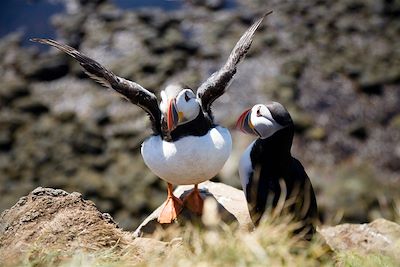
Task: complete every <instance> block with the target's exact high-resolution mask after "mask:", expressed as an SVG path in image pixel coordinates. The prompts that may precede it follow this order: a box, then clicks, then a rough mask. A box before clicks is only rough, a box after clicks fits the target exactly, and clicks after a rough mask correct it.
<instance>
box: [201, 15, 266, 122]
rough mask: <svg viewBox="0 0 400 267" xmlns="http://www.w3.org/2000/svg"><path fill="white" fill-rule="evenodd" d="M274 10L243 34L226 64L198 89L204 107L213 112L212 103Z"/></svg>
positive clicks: (220, 93) (233, 73) (222, 90)
mask: <svg viewBox="0 0 400 267" xmlns="http://www.w3.org/2000/svg"><path fill="white" fill-rule="evenodd" d="M271 13H272V11H269V12H267V13H265V14H264V15H263V16H262V17H261V18H260V19H258V20H257V21H256V22H255V23H253V25H251V27H250V28H249V29H248V30H247V31H246V32H245V33H244V34H243V35H242V37H241V38H240V39H239V41H238V42H237V43H236V45H235V47H234V48H233V50H232V52H231V54H230V55H229V58H228V60H227V61H226V63H225V65H224V66H223V67H222V68H221V69H220V70H219V71H217V72H215V73H213V74H212V75H211V76H210V78H208V79H207V81H205V82H204V83H203V84H202V85H201V86H200V87H199V88H198V90H197V97H198V98H199V99H200V100H201V104H202V108H203V110H204V111H206V112H207V113H209V114H211V104H212V103H213V102H214V101H215V100H216V99H217V98H218V97H220V96H221V95H222V94H223V93H224V92H225V89H226V88H227V87H228V86H229V84H230V82H231V80H232V78H233V76H234V75H235V73H236V67H237V65H238V64H239V63H240V62H241V61H242V60H243V58H244V57H245V55H246V54H247V52H248V50H249V49H250V46H251V44H252V42H253V37H254V34H255V32H256V30H257V29H258V27H259V26H260V24H261V22H262V21H263V20H264V18H265V17H266V16H268V15H269V14H271Z"/></svg>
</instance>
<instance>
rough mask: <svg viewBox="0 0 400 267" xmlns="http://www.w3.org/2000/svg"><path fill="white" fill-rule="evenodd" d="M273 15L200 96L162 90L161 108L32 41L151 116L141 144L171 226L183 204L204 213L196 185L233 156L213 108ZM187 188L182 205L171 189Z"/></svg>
mask: <svg viewBox="0 0 400 267" xmlns="http://www.w3.org/2000/svg"><path fill="white" fill-rule="evenodd" d="M270 13H272V12H268V13H266V14H265V15H264V16H262V17H261V18H260V19H258V20H257V21H256V22H255V23H254V24H253V25H251V27H250V28H249V29H248V30H247V31H246V32H245V33H244V34H243V35H242V37H241V38H240V40H239V41H238V42H237V44H236V46H235V47H234V49H233V50H232V52H231V54H230V55H229V58H228V60H227V61H226V63H225V65H224V66H223V67H222V68H221V69H220V70H218V71H217V72H215V73H213V74H212V75H211V76H210V77H209V78H208V79H207V80H206V81H205V82H204V83H203V84H201V86H200V87H199V88H198V89H197V94H195V93H194V92H193V91H192V90H191V89H189V88H182V87H181V86H176V85H169V86H167V88H166V89H165V90H163V91H161V102H160V104H158V101H157V97H156V96H155V95H154V94H153V93H152V92H150V91H148V90H146V89H145V88H143V87H142V86H140V85H139V84H137V83H135V82H132V81H128V80H126V79H124V78H120V77H118V76H116V75H115V74H113V73H112V72H111V71H109V70H107V69H106V68H104V67H103V66H102V65H100V64H99V63H98V62H96V61H94V60H93V59H91V58H89V57H87V56H85V55H83V54H81V53H80V52H79V51H77V50H75V49H74V48H72V47H70V46H67V45H64V44H60V43H58V42H56V41H54V40H50V39H41V38H34V39H31V41H34V42H39V43H42V44H47V45H51V46H54V47H56V48H57V49H59V50H61V51H63V52H65V53H67V54H68V55H70V56H71V57H73V58H74V59H76V60H77V61H78V62H79V63H80V65H81V66H82V67H83V69H84V71H85V72H86V73H87V74H88V76H89V77H90V78H92V79H94V80H95V81H97V82H99V83H100V84H102V85H104V86H106V87H109V88H112V89H114V90H115V91H117V92H118V93H120V94H122V95H123V96H125V97H126V98H127V99H128V100H130V101H131V102H132V103H133V104H135V105H138V106H139V107H140V108H142V109H143V110H144V111H145V112H146V113H147V114H148V115H149V116H150V120H151V125H152V130H153V135H152V136H150V137H149V138H147V139H146V140H145V141H144V142H143V144H142V148H141V153H142V157H143V160H144V162H145V164H146V165H147V166H148V167H149V168H150V170H151V171H152V172H153V173H154V174H156V175H157V176H159V177H160V178H161V179H163V180H165V181H166V182H167V183H168V197H167V200H166V202H165V204H164V206H163V208H162V211H161V213H160V215H159V217H158V221H159V222H160V223H171V222H172V221H173V220H175V219H176V217H177V215H178V214H179V213H180V212H181V210H182V206H183V205H185V206H186V207H187V208H188V209H189V210H191V211H192V212H194V213H196V214H201V213H202V208H203V199H202V198H201V196H200V193H199V191H198V188H197V184H199V183H201V182H203V181H206V180H209V179H211V178H212V177H214V176H215V175H217V173H218V172H219V171H220V170H221V168H222V167H223V165H224V164H225V162H226V160H227V159H228V157H229V155H230V152H231V149H232V140H231V135H230V133H229V131H228V130H227V129H226V128H223V127H221V126H218V125H216V124H215V123H214V120H213V115H212V112H211V105H212V103H213V102H214V101H215V100H216V99H217V98H218V97H220V96H221V95H222V94H223V93H224V92H225V90H226V88H227V87H228V86H229V84H230V81H231V80H232V78H233V76H234V74H235V73H236V68H237V65H238V64H239V63H240V62H241V60H242V59H243V58H244V57H245V55H246V53H247V51H248V50H249V48H250V46H251V43H252V41H253V36H254V34H255V32H256V30H257V28H258V27H259V26H260V24H261V22H262V21H263V19H264V17H265V16H267V15H269V14H270ZM188 184H194V185H195V186H194V190H193V191H192V192H191V193H190V194H188V195H187V196H186V197H185V198H184V200H183V202H182V201H181V200H180V199H179V198H177V197H175V196H174V195H173V192H172V189H173V187H172V185H188Z"/></svg>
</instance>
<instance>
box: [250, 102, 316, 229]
mask: <svg viewBox="0 0 400 267" xmlns="http://www.w3.org/2000/svg"><path fill="white" fill-rule="evenodd" d="M267 107H268V109H269V111H270V112H271V115H272V117H273V119H274V120H275V121H276V122H277V123H279V125H281V126H282V127H283V128H282V129H280V130H278V131H276V132H275V133H274V134H272V135H271V136H269V137H267V138H265V139H261V138H259V139H257V140H256V141H255V142H254V144H253V146H252V148H251V152H250V160H251V165H252V166H251V167H252V171H251V173H248V183H247V184H246V188H244V190H245V193H246V198H247V202H248V207H249V211H250V215H251V218H252V220H253V222H254V224H255V225H258V224H259V222H260V219H261V218H262V216H263V215H264V213H265V212H266V210H268V209H269V208H272V210H273V209H275V208H278V206H279V200H280V198H282V197H284V199H285V205H284V209H283V210H282V212H283V213H285V212H287V213H289V214H291V215H292V216H293V219H294V220H295V221H301V222H302V224H303V226H302V227H301V228H299V229H298V230H296V233H298V232H303V233H305V234H306V236H307V237H311V235H312V234H313V233H314V232H315V223H316V222H317V221H318V208H317V201H316V198H315V193H314V190H313V187H312V184H311V181H310V179H309V177H308V175H307V173H306V172H305V170H304V167H303V166H302V164H301V163H300V161H298V160H297V159H296V158H294V157H292V155H291V151H290V150H291V147H292V141H293V136H294V125H293V121H292V119H291V117H290V115H289V113H288V112H287V111H286V109H284V108H283V106H282V105H280V104H279V103H273V104H271V105H267ZM279 208H282V207H281V206H279Z"/></svg>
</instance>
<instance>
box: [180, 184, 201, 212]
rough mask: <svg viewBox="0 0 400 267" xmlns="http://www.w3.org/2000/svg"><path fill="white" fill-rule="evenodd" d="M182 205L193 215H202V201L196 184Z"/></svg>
mask: <svg viewBox="0 0 400 267" xmlns="http://www.w3.org/2000/svg"><path fill="white" fill-rule="evenodd" d="M183 204H184V205H185V206H186V207H187V208H188V209H189V210H190V211H191V212H193V213H195V214H197V215H201V214H202V213H203V204H204V200H203V198H202V197H201V196H200V192H199V189H198V188H197V184H195V185H194V188H193V191H192V192H190V193H189V194H188V195H187V196H186V197H185V198H184V199H183Z"/></svg>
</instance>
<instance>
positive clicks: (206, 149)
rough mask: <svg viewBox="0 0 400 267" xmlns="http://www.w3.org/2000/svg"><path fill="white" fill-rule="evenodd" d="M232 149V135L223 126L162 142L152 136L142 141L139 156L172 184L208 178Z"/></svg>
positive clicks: (201, 180)
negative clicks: (202, 134) (201, 134)
mask: <svg viewBox="0 0 400 267" xmlns="http://www.w3.org/2000/svg"><path fill="white" fill-rule="evenodd" d="M231 150H232V138H231V135H230V133H229V131H228V130H227V129H226V128H223V127H219V126H218V127H215V128H212V129H211V130H210V131H209V132H208V133H207V134H206V135H204V136H186V137H183V138H181V139H179V140H177V141H175V142H166V141H164V140H162V139H161V137H160V136H152V137H150V138H148V139H147V140H145V141H144V142H143V144H142V156H143V160H144V162H145V164H146V165H147V167H149V169H150V170H151V171H152V172H153V173H154V174H156V175H157V176H159V177H160V178H162V179H163V180H165V181H167V182H169V183H172V184H176V185H186V184H197V183H201V182H204V181H206V180H209V179H211V178H212V177H214V176H215V175H217V174H218V172H219V171H220V170H221V169H222V167H223V166H224V164H225V162H226V160H227V159H228V158H229V155H230V153H231Z"/></svg>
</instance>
